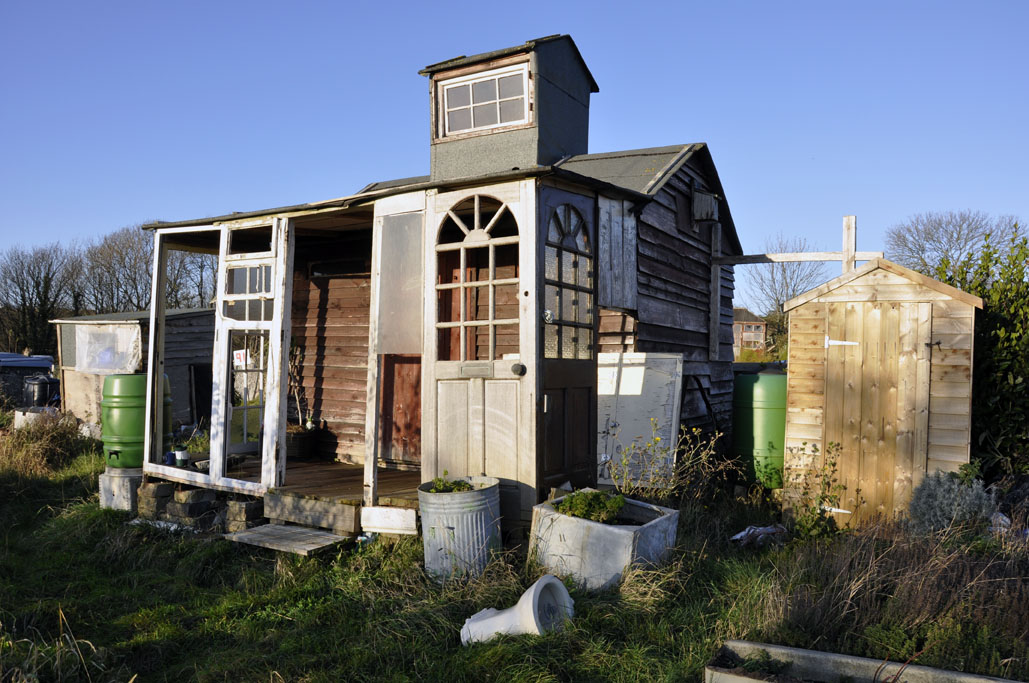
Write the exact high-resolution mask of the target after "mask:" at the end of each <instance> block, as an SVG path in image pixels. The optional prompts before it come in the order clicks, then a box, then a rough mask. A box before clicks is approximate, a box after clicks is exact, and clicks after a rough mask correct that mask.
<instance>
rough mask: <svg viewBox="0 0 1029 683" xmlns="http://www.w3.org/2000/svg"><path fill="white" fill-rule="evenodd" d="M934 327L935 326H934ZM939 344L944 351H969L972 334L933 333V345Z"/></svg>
mask: <svg viewBox="0 0 1029 683" xmlns="http://www.w3.org/2000/svg"><path fill="white" fill-rule="evenodd" d="M934 327H935V325H934ZM937 342H939V344H940V346H941V347H942V348H944V349H971V348H972V334H971V333H970V332H963V333H962V332H959V333H951V332H935V331H934V332H933V343H934V344H935V343H937Z"/></svg>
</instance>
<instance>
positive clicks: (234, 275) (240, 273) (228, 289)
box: [225, 268, 247, 294]
mask: <svg viewBox="0 0 1029 683" xmlns="http://www.w3.org/2000/svg"><path fill="white" fill-rule="evenodd" d="M227 275H228V277H226V278H225V293H226V294H245V293H246V285H247V271H246V268H229V270H228V273H227Z"/></svg>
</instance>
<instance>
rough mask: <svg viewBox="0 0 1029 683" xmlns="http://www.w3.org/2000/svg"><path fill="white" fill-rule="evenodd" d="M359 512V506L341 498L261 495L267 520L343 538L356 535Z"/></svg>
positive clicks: (274, 492)
mask: <svg viewBox="0 0 1029 683" xmlns="http://www.w3.org/2000/svg"><path fill="white" fill-rule="evenodd" d="M360 510H361V506H360V503H358V504H356V505H355V504H352V503H350V502H347V501H346V500H345V499H342V498H311V497H307V496H302V495H297V494H293V493H289V492H277V491H274V490H272V491H268V492H267V493H266V494H265V495H264V516H265V517H267V518H268V519H275V520H283V521H286V522H294V523H296V524H303V525H305V526H311V527H320V528H323V529H332V530H333V531H334V532H335V533H337V534H340V535H343V536H356V535H357V534H358V533H360V531H361V512H360Z"/></svg>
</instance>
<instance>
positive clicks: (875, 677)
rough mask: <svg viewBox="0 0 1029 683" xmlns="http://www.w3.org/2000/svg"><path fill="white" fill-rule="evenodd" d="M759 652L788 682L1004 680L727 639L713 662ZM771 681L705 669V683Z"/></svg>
mask: <svg viewBox="0 0 1029 683" xmlns="http://www.w3.org/2000/svg"><path fill="white" fill-rule="evenodd" d="M762 652H765V653H767V654H768V656H769V657H771V658H772V659H774V660H777V661H780V662H786V663H787V666H786V667H785V668H784V670H783V671H782V672H781V673H782V674H783V675H785V676H791V677H793V678H792V679H791V680H795V679H797V678H801V679H803V680H805V681H818V682H820V683H843V682H844V681H849V682H851V683H873V681H887V680H893V678H894V677H896V676H897V673H898V672H900V671H901V669H903V673H901V675H900V677H899V678H900V679H901V680H903V681H906V683H987V682H990V681H993V682H994V683H996V682H999V681H1006V680H1007V679H1005V678H993V677H991V676H978V675H976V674H964V673H959V672H957V671H944V670H943V669H932V668H930V667H927V666H913V665H912V666H906V667H905V666H904V665H903V663H897V662H887V663H885V664H884V663H883V662H882V661H881V660H878V659H868V658H866V657H852V656H850V655H838V654H835V653H832V652H818V651H816V650H801V649H798V648H795V647H785V646H783V645H766V644H765V643H751V642H748V641H745V640H728V641H726V642H725V645H723V646H722V651H721V652H720V653H719V657H718V658H716V662H718V661H720V660H726V659H735V660H743V659H750V658H756V657H761V656H763V655H762ZM756 680H758V681H762V680H770V679H768V678H765V677H761V676H760V675H759V674H755V673H746V672H742V671H740V670H739V669H730V668H727V667H724V666H718V665H717V664H716V663H712V664H709V665H708V666H707V667H706V668H705V669H704V683H753V682H754V681H756Z"/></svg>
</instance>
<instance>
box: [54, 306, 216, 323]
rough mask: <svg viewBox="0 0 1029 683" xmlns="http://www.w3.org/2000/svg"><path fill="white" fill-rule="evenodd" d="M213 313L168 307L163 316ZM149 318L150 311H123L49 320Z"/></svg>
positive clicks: (109, 320)
mask: <svg viewBox="0 0 1029 683" xmlns="http://www.w3.org/2000/svg"><path fill="white" fill-rule="evenodd" d="M205 313H214V309H213V308H169V309H168V310H166V311H165V312H164V317H165V318H185V317H188V316H191V315H203V314H205ZM149 320H150V311H149V310H146V311H127V312H124V313H94V314H92V315H76V316H72V317H70V318H59V319H57V320H51V321H50V322H51V323H67V324H72V325H80V324H89V323H131V322H143V321H149Z"/></svg>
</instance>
